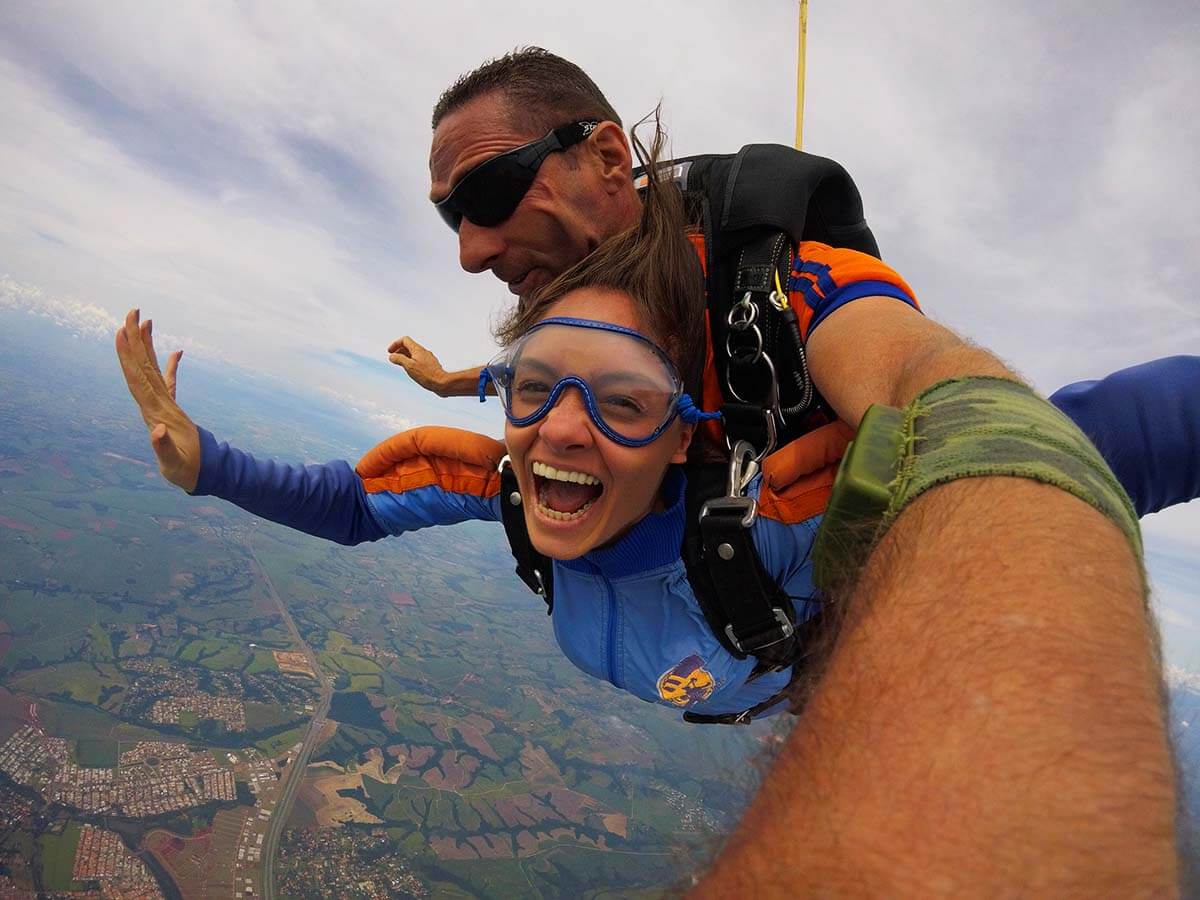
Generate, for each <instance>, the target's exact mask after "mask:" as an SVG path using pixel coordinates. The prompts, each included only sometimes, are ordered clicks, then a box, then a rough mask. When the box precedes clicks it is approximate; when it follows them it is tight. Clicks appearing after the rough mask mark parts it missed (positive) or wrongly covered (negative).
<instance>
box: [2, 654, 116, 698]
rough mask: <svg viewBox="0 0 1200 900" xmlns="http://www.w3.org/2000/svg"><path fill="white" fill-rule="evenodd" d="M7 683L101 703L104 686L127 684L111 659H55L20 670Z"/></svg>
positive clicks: (34, 690) (47, 694) (109, 687)
mask: <svg viewBox="0 0 1200 900" xmlns="http://www.w3.org/2000/svg"><path fill="white" fill-rule="evenodd" d="M9 683H10V684H11V685H14V686H16V687H17V688H19V689H20V690H22V691H28V692H29V693H31V694H38V695H41V696H43V697H45V696H49V695H51V694H65V695H66V696H67V697H68V698H70V699H72V700H76V701H78V702H79V703H87V704H90V705H93V706H98V705H99V704H100V696H101V694H102V693H103V692H104V691H105V689H113V688H125V687H126V686H127V683H126V680H125V676H123V675H122V674H121V673H120V672H118V671H117V669H116V667H114V666H113V665H111V664H110V663H95V664H93V663H90V662H67V663H58V664H56V665H53V666H49V667H47V668H44V669H37V670H36V671H33V672H22V673H21V674H20V675H18V676H16V677H15V678H13V679H12V680H11V681H10V682H9Z"/></svg>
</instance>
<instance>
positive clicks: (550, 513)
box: [537, 500, 595, 522]
mask: <svg viewBox="0 0 1200 900" xmlns="http://www.w3.org/2000/svg"><path fill="white" fill-rule="evenodd" d="M593 503H595V501H594V500H589V501H588V502H587V503H585V504H583V506H581V507H579V509H577V510H575V512H569V513H565V512H559V511H558V510H557V509H551V508H550V507H548V506H547V505H546V504H545V503H543V502H542V501H541V500H538V505H537V506H538V512H540V513H541V514H542V515H544V516H545V517H546V518H548V519H555V520H557V521H559V522H570V521H571V520H573V519H578V518H579V517H580V516H582V515H583V514H584V513H585V512H587V511H588V510H589V509H591V508H592V504H593Z"/></svg>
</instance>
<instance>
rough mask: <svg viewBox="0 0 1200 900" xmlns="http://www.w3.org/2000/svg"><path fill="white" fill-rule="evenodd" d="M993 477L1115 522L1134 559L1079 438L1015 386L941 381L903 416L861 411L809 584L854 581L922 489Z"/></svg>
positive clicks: (1000, 381)
mask: <svg viewBox="0 0 1200 900" xmlns="http://www.w3.org/2000/svg"><path fill="white" fill-rule="evenodd" d="M996 475H999V476H1008V477H1017V478H1027V479H1031V480H1033V481H1039V482H1042V483H1043V484H1049V485H1052V486H1053V487H1056V488H1059V489H1060V490H1063V491H1066V492H1067V493H1070V494H1073V495H1074V496H1076V497H1078V498H1079V499H1081V500H1083V501H1084V502H1085V503H1088V504H1089V505H1091V506H1093V507H1094V508H1096V509H1097V510H1099V511H1100V512H1101V513H1103V514H1104V515H1105V516H1106V517H1107V518H1109V519H1110V520H1111V521H1112V522H1114V523H1115V524H1116V525H1117V526H1118V527H1119V528H1120V529H1121V530H1122V531H1123V532H1124V533H1125V536H1126V538H1127V539H1128V541H1129V543H1130V545H1131V547H1132V548H1133V550H1134V553H1135V555H1136V556H1138V557H1139V558H1140V556H1141V549H1142V548H1141V533H1140V530H1139V528H1138V522H1137V514H1136V512H1135V511H1134V509H1133V505H1132V503H1131V502H1130V500H1129V498H1128V496H1127V495H1126V494H1125V491H1124V489H1123V488H1122V487H1121V485H1120V483H1119V482H1118V481H1117V480H1116V478H1115V476H1113V474H1112V471H1111V470H1110V469H1109V468H1108V465H1107V464H1106V463H1105V462H1104V459H1103V457H1101V456H1100V453H1099V451H1097V450H1096V448H1095V447H1094V446H1093V445H1092V443H1091V442H1090V441H1089V440H1088V439H1087V437H1086V436H1085V435H1084V434H1083V432H1081V431H1080V430H1079V428H1078V427H1077V426H1076V425H1075V424H1074V423H1073V422H1071V421H1070V420H1069V419H1068V418H1067V417H1066V416H1064V415H1063V414H1062V413H1060V412H1059V411H1058V410H1057V409H1055V408H1054V407H1053V406H1052V405H1051V404H1050V403H1049V402H1047V401H1046V400H1043V399H1042V398H1040V397H1038V396H1037V395H1036V394H1034V393H1033V391H1031V390H1030V389H1029V388H1027V387H1026V386H1024V385H1023V384H1020V383H1019V382H1016V381H1012V380H1010V379H1007V378H999V377H994V376H979V377H973V378H958V379H950V380H947V381H942V382H939V383H937V384H935V385H933V386H932V387H929V388H927V389H926V390H925V391H923V392H922V393H921V394H920V395H918V396H917V398H916V399H915V400H913V401H912V403H910V404H909V405H908V406H907V407H905V408H904V409H903V410H898V409H894V408H891V407H885V406H878V405H877V406H872V407H871V408H870V409H868V410H867V413H866V415H865V416H864V417H863V420H862V423H861V425H860V427H859V432H858V434H857V435H856V437H855V439H854V441H853V442H852V443H851V445H850V448H849V449H848V451H847V453H846V455H845V456H844V457H843V459H842V463H841V466H840V467H839V469H838V476H837V481H836V482H835V484H834V491H833V495H832V496H831V497H830V501H829V506H828V507H827V509H826V512H825V516H824V519H823V521H822V524H821V531H820V533H819V535H818V539H817V544H816V547H815V548H814V554H813V578H814V583H815V584H817V585H818V586H819V587H821V588H822V589H829V588H831V587H833V586H835V585H838V584H843V583H845V582H846V581H847V580H853V579H854V578H856V577H857V575H858V572H859V571H860V570H861V568H862V566H863V564H864V563H865V561H866V559H867V556H868V555H869V554H870V552H871V549H872V548H873V547H874V545H875V544H876V542H877V541H878V540H879V538H881V537H882V535H883V534H884V532H885V531H886V530H887V528H888V526H889V525H890V524H891V523H892V522H893V521H894V520H895V518H896V517H897V516H898V515H899V514H900V513H901V511H902V510H903V509H904V508H905V506H906V505H907V504H908V503H910V502H911V501H912V500H915V499H916V498H917V497H919V496H920V495H921V494H922V493H924V492H925V491H927V490H928V489H930V488H932V487H935V486H937V485H939V484H944V483H946V482H949V481H954V480H957V479H960V478H970V477H979V476H996Z"/></svg>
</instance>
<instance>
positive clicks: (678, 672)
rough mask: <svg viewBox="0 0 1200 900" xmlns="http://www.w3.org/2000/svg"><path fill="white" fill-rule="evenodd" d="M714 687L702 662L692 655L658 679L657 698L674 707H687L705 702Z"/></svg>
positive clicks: (713, 682) (711, 678) (714, 684)
mask: <svg viewBox="0 0 1200 900" xmlns="http://www.w3.org/2000/svg"><path fill="white" fill-rule="evenodd" d="M716 686H717V683H716V682H715V681H714V680H713V677H712V675H710V674H709V672H708V670H707V669H705V668H704V660H702V659H701V658H700V657H699V656H697V655H696V654H694V653H693V654H692V655H691V656H689V657H688V658H687V659H683V660H680V661H679V662H677V663H676V664H675V665H674V666H672V667H671V668H669V669H667V671H665V672H663V673H662V675H660V676H659V677H658V696H660V697H662V698H663V699H664V700H666V701H667V702H669V703H674V704H675V705H676V706H687V705H688V704H689V703H701V702H703V701H705V700H707V699H708V698H709V697H711V696H712V692H713V689H714V688H715V687H716Z"/></svg>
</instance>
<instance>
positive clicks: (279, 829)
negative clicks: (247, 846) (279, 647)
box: [246, 544, 333, 900]
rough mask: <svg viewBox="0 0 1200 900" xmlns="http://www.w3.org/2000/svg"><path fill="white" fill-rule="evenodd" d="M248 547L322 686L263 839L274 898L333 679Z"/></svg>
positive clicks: (268, 895) (265, 872)
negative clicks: (282, 850) (278, 865)
mask: <svg viewBox="0 0 1200 900" xmlns="http://www.w3.org/2000/svg"><path fill="white" fill-rule="evenodd" d="M246 549H247V550H249V551H250V556H251V558H252V559H253V560H254V564H255V565H256V566H258V570H259V572H261V573H262V577H263V580H264V581H265V582H266V583H267V590H268V591H269V592H270V595H271V599H272V600H273V601H274V602H275V606H276V607H277V608H278V610H279V616H280V618H282V619H283V623H284V625H286V626H287V630H288V631H289V632H291V635H292V643H293V644H294V645H295V646H296V648H297V649H299V650H300V652H302V653H303V654H304V655H305V657H306V658H307V659H308V664H309V665H310V666H312V670H313V671H314V672H316V673H317V681H318V683H319V684H320V686H321V699H320V701H319V702H318V703H317V707H316V710H315V712H314V713H313V717H312V721H311V722H309V725H308V731H307V732H305V734H304V740H303V741H302V742H301V744H300V752H299V753H297V754H296V756H295V757H294V758H293V759H292V764H291V765H290V766H288V768H287V771H286V772H285V773H284V776H283V783H282V784H281V785H280V788H279V796H278V798H277V799H276V801H275V811H274V813H272V814H271V820H270V821H269V822H268V823H267V836H266V837H265V838H264V839H263V849H262V896H263V897H264V898H265V900H275V851H276V850H278V849H279V838H280V836H281V835H282V834H283V826H284V824H285V823H286V822H287V820H288V816H289V815H290V814H291V811H292V803H293V802H294V801H295V799H296V789H297V788H298V787H299V786H300V779H301V778H302V777H303V775H304V770H305V769H306V768H308V760H309V758H310V757H311V756H312V752H313V749H314V748H315V747H316V743H317V735H319V734H320V733H321V728H322V727H323V726H324V725H325V717H326V716H327V715H328V714H329V704H330V701H331V700H332V699H333V682H332V680H331V679H330V678H329V677H328V676H326V675H325V674H324V673H323V672H322V671H321V666H320V663H318V662H317V655H316V654H315V653H313V650H312V648H311V647H310V646H308V644H307V643H305V641H304V639H303V638H302V637H300V631H299V630H298V629H297V628H296V623H295V622H294V621H293V620H292V616H291V613H289V612H288V610H287V606H285V605H284V602H283V599H282V598H281V597H280V596H279V592H278V591H276V590H275V584H274V583H273V582H272V581H271V576H270V575H269V574H267V570H266V568H265V567H264V566H263V564H262V563H261V562H260V561H259V559H258V555H257V554H256V553H255V552H254V549H253V548H252V547H250V546H249V544H247V545H246Z"/></svg>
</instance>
